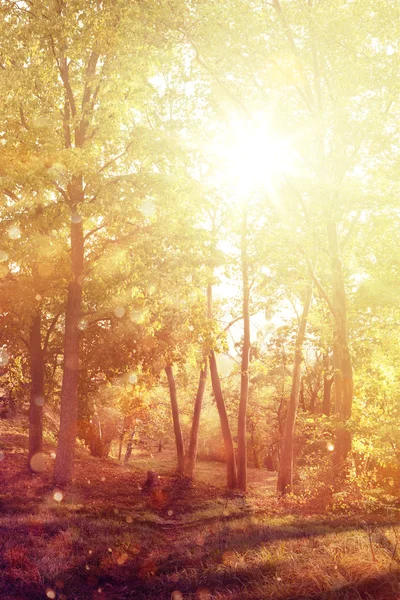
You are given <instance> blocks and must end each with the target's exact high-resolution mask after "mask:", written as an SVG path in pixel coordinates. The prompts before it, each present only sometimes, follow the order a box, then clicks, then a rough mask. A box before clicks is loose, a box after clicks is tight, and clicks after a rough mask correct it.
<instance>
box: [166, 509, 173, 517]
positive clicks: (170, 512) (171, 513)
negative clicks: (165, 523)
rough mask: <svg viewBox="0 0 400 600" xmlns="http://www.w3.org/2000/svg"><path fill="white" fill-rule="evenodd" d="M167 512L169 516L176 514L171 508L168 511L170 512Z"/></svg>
mask: <svg viewBox="0 0 400 600" xmlns="http://www.w3.org/2000/svg"><path fill="white" fill-rule="evenodd" d="M167 514H168V516H169V517H172V515H173V514H174V511H173V510H171V509H169V511H168V513H167Z"/></svg>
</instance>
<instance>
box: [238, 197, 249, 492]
mask: <svg viewBox="0 0 400 600" xmlns="http://www.w3.org/2000/svg"><path fill="white" fill-rule="evenodd" d="M241 237H242V239H241V261H242V285H243V328H244V329H243V346H242V362H241V370H240V371H241V372H240V402H239V414H238V449H237V468H238V471H237V475H238V487H239V489H241V490H243V491H244V492H245V491H246V488H247V439H246V414H247V402H248V398H249V361H250V312H249V301H250V289H249V264H248V256H247V209H246V208H244V209H243V214H242V236H241Z"/></svg>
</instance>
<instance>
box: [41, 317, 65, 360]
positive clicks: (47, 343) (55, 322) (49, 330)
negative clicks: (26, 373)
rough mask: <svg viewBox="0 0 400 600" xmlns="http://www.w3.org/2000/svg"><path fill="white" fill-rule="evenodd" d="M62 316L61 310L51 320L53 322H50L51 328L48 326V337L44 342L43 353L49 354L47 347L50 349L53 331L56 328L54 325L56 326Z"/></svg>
mask: <svg viewBox="0 0 400 600" xmlns="http://www.w3.org/2000/svg"><path fill="white" fill-rule="evenodd" d="M60 316H61V312H59V313H57V314H56V315H55V316H54V317H53V319H52V320H51V323H50V325H49V328H48V330H47V332H46V337H45V339H44V343H43V353H44V354H47V349H48V346H49V340H50V336H51V333H52V331H53V330H54V327H55V326H56V324H57V321H58V319H59V318H60Z"/></svg>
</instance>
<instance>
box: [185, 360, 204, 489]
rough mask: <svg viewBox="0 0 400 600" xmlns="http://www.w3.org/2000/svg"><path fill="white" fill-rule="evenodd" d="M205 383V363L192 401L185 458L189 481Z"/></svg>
mask: <svg viewBox="0 0 400 600" xmlns="http://www.w3.org/2000/svg"><path fill="white" fill-rule="evenodd" d="M206 381H207V363H205V365H204V366H203V367H202V369H201V371H200V377H199V384H198V386H197V393H196V399H195V401H194V412H193V421H192V430H191V433H190V444H189V452H188V457H187V467H186V474H187V476H188V477H190V478H191V479H192V478H193V475H194V469H195V466H196V458H197V446H198V442H199V428H200V413H201V407H202V405H203V397H204V390H205V388H206Z"/></svg>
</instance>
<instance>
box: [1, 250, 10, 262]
mask: <svg viewBox="0 0 400 600" xmlns="http://www.w3.org/2000/svg"><path fill="white" fill-rule="evenodd" d="M6 260H8V254H7V252H4V250H0V262H4V261H6Z"/></svg>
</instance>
